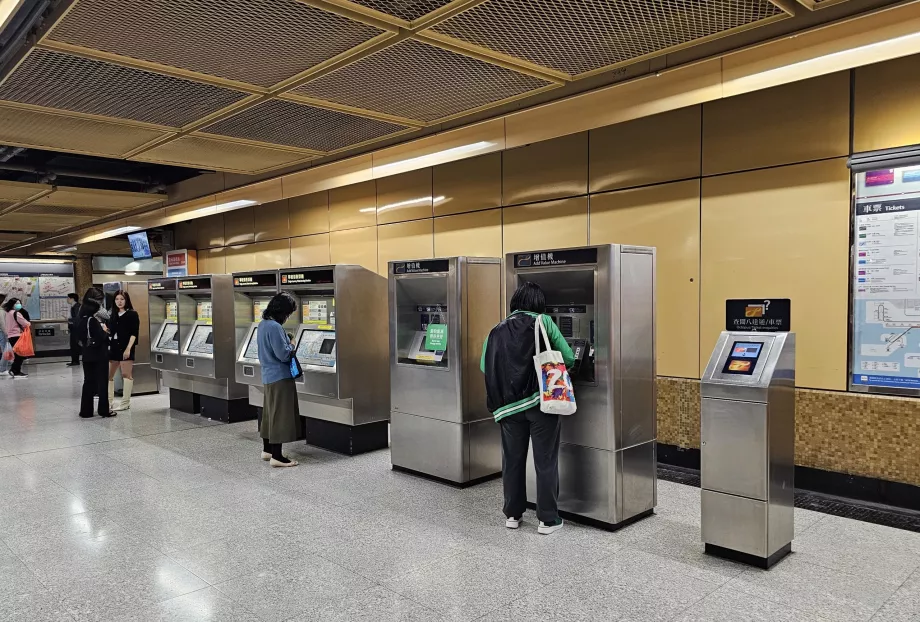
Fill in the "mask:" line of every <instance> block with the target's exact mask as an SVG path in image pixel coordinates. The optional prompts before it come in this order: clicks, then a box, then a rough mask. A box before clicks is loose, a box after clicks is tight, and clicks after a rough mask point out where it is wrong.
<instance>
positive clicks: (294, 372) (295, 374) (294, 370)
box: [291, 356, 303, 380]
mask: <svg viewBox="0 0 920 622" xmlns="http://www.w3.org/2000/svg"><path fill="white" fill-rule="evenodd" d="M301 376H303V368H302V367H301V366H300V361H298V360H297V357H296V356H292V357H291V378H293V379H294V380H297V379H298V378H300V377H301Z"/></svg>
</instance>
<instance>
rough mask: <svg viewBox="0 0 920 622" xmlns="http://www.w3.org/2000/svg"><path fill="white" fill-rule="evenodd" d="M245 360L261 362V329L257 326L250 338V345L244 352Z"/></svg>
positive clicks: (247, 345)
mask: <svg viewBox="0 0 920 622" xmlns="http://www.w3.org/2000/svg"><path fill="white" fill-rule="evenodd" d="M243 358H244V359H249V360H250V361H258V360H259V327H258V326H256V328H255V330H253V331H252V335H250V337H249V343H247V344H246V350H245V351H244V352H243Z"/></svg>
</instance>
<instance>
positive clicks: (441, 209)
mask: <svg viewBox="0 0 920 622" xmlns="http://www.w3.org/2000/svg"><path fill="white" fill-rule="evenodd" d="M432 194H433V195H434V215H435V216H447V215H450V214H461V213H463V212H473V211H477V210H483V209H491V208H493V207H499V206H501V204H502V155H501V154H500V153H489V154H487V155H484V156H479V157H477V158H470V159H468V160H457V161H456V162H450V163H448V164H441V165H440V166H435V167H434V192H433V193H432Z"/></svg>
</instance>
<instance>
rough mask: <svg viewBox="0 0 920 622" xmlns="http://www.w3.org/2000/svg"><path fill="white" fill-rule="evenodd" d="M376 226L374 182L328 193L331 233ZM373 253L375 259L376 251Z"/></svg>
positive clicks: (375, 191)
mask: <svg viewBox="0 0 920 622" xmlns="http://www.w3.org/2000/svg"><path fill="white" fill-rule="evenodd" d="M376 224H377V186H376V185H375V183H374V181H366V182H364V183H360V184H353V185H351V186H345V187H344V188H335V189H333V190H330V191H329V229H330V230H331V231H339V230H342V229H357V228H359V227H372V226H375V225H376ZM375 239H376V238H375ZM374 253H375V254H374V256H375V257H376V251H375V252H374Z"/></svg>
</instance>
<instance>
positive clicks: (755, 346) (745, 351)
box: [722, 341, 763, 376]
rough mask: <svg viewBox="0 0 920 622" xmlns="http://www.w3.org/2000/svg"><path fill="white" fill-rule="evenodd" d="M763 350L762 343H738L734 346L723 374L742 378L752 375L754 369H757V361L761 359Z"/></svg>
mask: <svg viewBox="0 0 920 622" xmlns="http://www.w3.org/2000/svg"><path fill="white" fill-rule="evenodd" d="M762 349H763V344H762V343H750V342H744V341H736V342H735V343H733V344H732V349H731V352H730V353H729V355H728V359H727V360H726V361H725V366H724V367H723V368H722V373H723V374H735V375H742V376H750V375H752V374H753V373H754V368H755V367H757V359H759V358H760V351H761V350H762Z"/></svg>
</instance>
